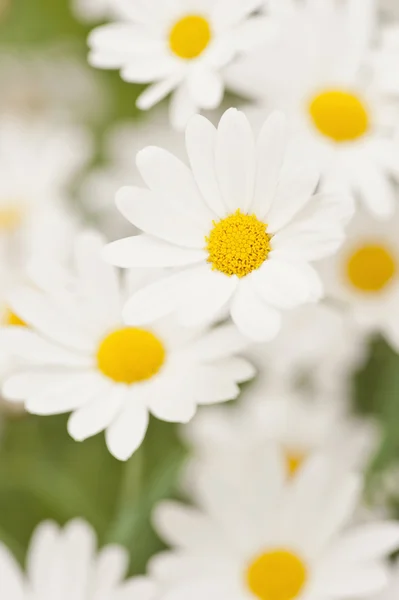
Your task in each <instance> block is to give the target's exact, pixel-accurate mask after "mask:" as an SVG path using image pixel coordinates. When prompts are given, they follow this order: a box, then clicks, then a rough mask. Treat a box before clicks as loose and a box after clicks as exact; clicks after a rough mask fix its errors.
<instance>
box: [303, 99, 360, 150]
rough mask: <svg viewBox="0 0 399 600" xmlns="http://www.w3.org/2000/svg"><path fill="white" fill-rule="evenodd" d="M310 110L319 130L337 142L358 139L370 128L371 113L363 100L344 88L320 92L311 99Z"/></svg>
mask: <svg viewBox="0 0 399 600" xmlns="http://www.w3.org/2000/svg"><path fill="white" fill-rule="evenodd" d="M309 112H310V116H311V117H312V120H313V123H314V125H315V127H316V128H317V129H318V131H319V132H320V133H321V134H322V135H325V136H326V137H328V138H330V139H332V140H334V141H335V142H350V141H353V140H357V139H358V138H360V137H362V136H363V135H364V134H365V133H366V132H367V131H368V128H369V114H368V111H367V108H366V106H365V105H364V103H363V102H362V100H361V99H360V98H358V96H356V95H355V94H351V93H350V92H345V91H343V90H326V91H325V92H322V93H321V94H318V95H317V96H315V97H314V98H313V99H312V100H311V102H310V105H309Z"/></svg>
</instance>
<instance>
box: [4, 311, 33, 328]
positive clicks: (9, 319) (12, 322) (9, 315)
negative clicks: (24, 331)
mask: <svg viewBox="0 0 399 600" xmlns="http://www.w3.org/2000/svg"><path fill="white" fill-rule="evenodd" d="M3 322H4V325H8V326H10V327H13V326H19V327H27V324H26V323H25V321H23V320H22V319H20V318H19V316H18V315H16V314H15V313H14V312H12V310H9V309H7V310H6V314H5V316H4V319H3Z"/></svg>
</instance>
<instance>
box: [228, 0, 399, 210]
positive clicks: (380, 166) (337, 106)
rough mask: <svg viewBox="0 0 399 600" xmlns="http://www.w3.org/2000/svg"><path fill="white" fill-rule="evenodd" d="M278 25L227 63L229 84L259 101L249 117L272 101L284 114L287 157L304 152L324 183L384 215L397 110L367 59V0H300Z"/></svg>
mask: <svg viewBox="0 0 399 600" xmlns="http://www.w3.org/2000/svg"><path fill="white" fill-rule="evenodd" d="M280 23H281V28H280V35H279V36H278V38H277V41H276V43H271V44H268V45H265V46H264V47H263V49H262V50H259V51H257V52H256V53H252V54H251V55H250V56H249V57H247V58H245V59H243V60H242V61H241V62H238V63H237V64H236V65H234V66H232V67H231V68H230V70H229V75H228V77H227V80H228V82H229V84H231V85H232V86H233V87H234V88H235V89H236V90H238V91H241V92H242V93H245V94H246V95H247V96H248V94H250V95H251V96H253V97H254V98H256V99H257V100H258V101H259V102H260V103H261V104H263V106H261V107H260V108H256V109H254V111H253V113H252V118H253V119H254V120H259V121H261V120H263V119H264V117H265V115H267V114H268V113H269V111H270V110H272V109H274V108H275V107H278V108H279V109H281V110H283V111H284V112H285V113H286V114H287V116H288V117H289V120H290V123H291V124H292V127H293V131H294V132H295V136H294V140H293V144H292V148H291V150H292V159H293V160H298V156H299V157H300V158H303V157H305V158H306V159H307V160H308V161H309V162H310V164H312V165H314V166H315V167H316V168H318V169H319V170H320V172H321V175H322V183H323V185H324V186H325V189H329V188H332V189H336V188H337V187H338V188H340V189H343V190H345V191H346V192H351V193H354V194H355V195H356V196H359V199H361V200H362V201H363V203H364V204H365V206H366V207H367V209H368V210H369V211H371V212H372V213H373V214H374V215H375V216H377V217H379V218H387V217H389V216H391V215H392V214H393V212H394V209H395V206H396V203H397V201H396V197H395V190H394V186H393V185H392V181H391V178H392V177H394V178H396V179H397V180H398V179H399V144H398V141H397V140H395V139H393V138H392V136H391V134H392V133H393V129H394V127H395V126H396V123H397V121H398V111H397V108H396V107H393V106H392V102H391V100H390V99H389V98H387V97H386V96H385V95H384V94H381V92H380V90H379V89H378V85H377V82H376V81H375V80H374V77H373V69H372V68H371V65H370V64H368V59H369V58H370V56H371V48H372V45H371V38H372V33H373V31H374V26H375V2H374V0H347V1H345V2H336V1H335V0H323V2H314V1H313V0H305V1H304V2H298V3H297V5H296V10H295V11H293V12H290V13H289V14H288V15H285V16H284V17H281V18H280ZM282 74H283V75H282Z"/></svg>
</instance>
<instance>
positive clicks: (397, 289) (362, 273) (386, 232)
mask: <svg viewBox="0 0 399 600" xmlns="http://www.w3.org/2000/svg"><path fill="white" fill-rule="evenodd" d="M398 228H399V211H396V213H395V215H394V217H393V218H392V219H390V220H389V221H387V222H381V223H379V222H376V221H375V220H374V219H373V218H372V217H370V216H369V215H367V214H365V213H358V214H357V215H356V217H355V218H354V220H353V222H352V223H351V225H350V227H349V229H348V237H347V239H346V241H345V243H344V245H343V246H342V248H341V250H340V252H339V253H338V254H337V256H335V257H334V259H333V260H332V259H331V260H328V261H325V263H323V264H321V265H320V272H321V274H322V275H323V279H324V282H325V286H326V290H327V293H328V294H329V295H330V296H331V297H332V298H334V299H336V300H340V301H341V302H342V303H343V305H344V306H346V307H347V308H349V309H350V310H351V312H352V318H353V319H354V320H355V322H356V323H357V325H358V326H360V328H361V329H362V330H364V331H366V332H369V333H381V334H383V335H384V336H385V337H386V338H387V339H388V340H389V342H390V343H391V344H392V345H393V346H394V347H395V348H396V350H398V351H399V315H398V303H399V238H398Z"/></svg>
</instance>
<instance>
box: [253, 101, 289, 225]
mask: <svg viewBox="0 0 399 600" xmlns="http://www.w3.org/2000/svg"><path fill="white" fill-rule="evenodd" d="M286 146H287V120H286V118H285V117H284V115H283V114H282V113H280V112H274V113H273V114H272V115H270V117H269V118H268V119H267V121H265V123H264V125H263V127H262V129H261V132H260V134H259V137H258V141H257V171H256V182H255V195H254V203H253V205H252V206H251V209H252V210H253V212H254V213H255V214H259V215H262V216H263V215H265V214H266V213H267V211H268V210H269V207H270V206H271V204H272V201H273V198H274V196H275V193H276V190H277V184H278V181H279V177H280V171H281V168H282V165H283V161H284V155H285V151H286Z"/></svg>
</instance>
